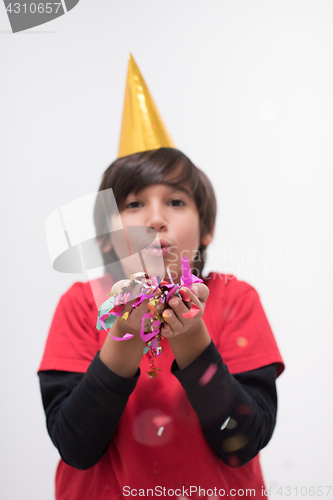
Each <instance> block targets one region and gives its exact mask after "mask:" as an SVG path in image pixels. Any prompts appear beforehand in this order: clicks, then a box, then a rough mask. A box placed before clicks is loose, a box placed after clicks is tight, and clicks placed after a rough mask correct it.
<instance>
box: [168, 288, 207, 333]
mask: <svg viewBox="0 0 333 500" xmlns="http://www.w3.org/2000/svg"><path fill="white" fill-rule="evenodd" d="M191 288H192V291H191V290H189V289H188V288H182V290H184V291H185V292H186V293H187V294H188V296H189V297H190V299H191V302H192V303H193V304H195V305H196V306H197V307H199V308H200V312H198V313H197V314H196V315H195V316H194V317H193V318H184V316H183V314H184V313H188V312H189V309H188V308H187V307H186V305H185V304H184V302H183V301H182V300H181V299H180V298H179V297H172V298H171V299H170V301H169V303H168V306H167V308H166V309H165V310H164V311H163V318H164V320H165V321H166V322H167V325H163V327H162V329H161V334H162V335H163V337H165V338H172V337H175V336H177V335H181V334H182V333H185V332H189V333H190V330H191V329H192V328H193V327H194V328H195V326H196V324H197V323H199V321H200V319H201V318H202V315H203V312H204V309H205V304H206V300H207V298H208V295H209V289H208V287H207V286H206V285H204V284H203V283H195V284H193V285H192V286H191Z"/></svg>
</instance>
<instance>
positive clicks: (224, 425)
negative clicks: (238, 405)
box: [220, 417, 230, 431]
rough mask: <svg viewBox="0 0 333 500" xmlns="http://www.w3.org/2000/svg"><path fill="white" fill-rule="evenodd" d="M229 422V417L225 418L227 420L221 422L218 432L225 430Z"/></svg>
mask: <svg viewBox="0 0 333 500" xmlns="http://www.w3.org/2000/svg"><path fill="white" fill-rule="evenodd" d="M229 420H230V417H228V418H227V420H225V421H224V422H223V424H222V425H221V427H220V430H221V431H223V429H225V428H226V427H227V425H228V423H229Z"/></svg>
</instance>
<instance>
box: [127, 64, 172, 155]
mask: <svg viewBox="0 0 333 500" xmlns="http://www.w3.org/2000/svg"><path fill="white" fill-rule="evenodd" d="M162 147H168V148H174V147H175V146H174V144H173V142H172V139H171V137H170V136H169V134H168V132H167V130H166V128H165V126H164V124H163V121H162V119H161V117H160V115H159V113H158V111H157V108H156V106H155V103H154V101H153V98H152V96H151V95H150V92H149V90H148V87H147V85H146V82H145V81H144V79H143V78H142V75H141V73H140V70H139V68H138V67H137V65H136V63H135V61H134V59H133V57H132V55H131V54H130V58H129V63H128V71H127V80H126V90H125V102H124V110H123V121H122V124H121V131H120V140H119V149H118V158H121V157H122V156H127V155H131V154H133V153H139V152H140V151H148V150H150V149H157V148H162Z"/></svg>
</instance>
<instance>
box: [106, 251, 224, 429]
mask: <svg viewBox="0 0 333 500" xmlns="http://www.w3.org/2000/svg"><path fill="white" fill-rule="evenodd" d="M167 273H168V276H169V280H170V283H168V282H167V281H164V280H162V281H161V282H159V279H158V278H157V276H152V277H151V279H149V277H148V276H147V275H146V274H145V273H142V272H140V273H135V274H132V275H131V276H130V279H129V280H128V279H127V280H122V281H120V282H118V283H116V284H114V285H113V287H112V289H111V291H110V293H109V294H108V296H109V299H108V300H106V301H105V302H104V303H103V304H102V305H101V307H100V308H99V311H98V319H97V329H98V330H105V331H106V332H107V333H108V335H110V337H112V338H113V339H114V340H116V341H122V340H129V339H131V338H133V335H132V334H130V333H126V334H125V335H124V337H116V336H113V335H111V334H110V333H109V331H108V330H110V328H112V326H113V324H114V322H115V320H116V318H117V317H121V320H122V321H123V322H125V323H126V321H127V320H128V318H129V315H130V314H131V311H127V312H125V313H123V309H124V307H125V305H126V304H127V303H129V305H131V307H132V309H135V308H137V307H138V306H139V305H140V304H142V302H144V301H145V300H147V299H148V309H149V313H145V314H144V315H143V316H142V320H141V328H140V337H141V338H142V340H143V341H144V342H145V343H146V347H145V348H144V350H143V353H144V354H147V353H148V352H149V353H150V356H151V365H150V370H148V371H147V374H148V376H149V378H156V377H157V375H158V373H157V372H158V371H161V370H160V369H158V368H154V367H153V361H154V359H155V358H157V357H158V356H160V355H161V354H162V352H163V349H162V347H161V345H160V342H161V340H162V338H163V337H162V334H161V331H162V327H163V325H165V324H166V321H165V319H164V317H163V309H166V307H167V305H168V303H169V300H170V299H171V298H172V297H179V298H180V299H181V300H182V301H183V303H184V304H186V306H187V307H188V308H189V311H188V312H186V313H183V317H184V318H186V319H192V318H194V316H196V315H197V314H199V313H200V312H201V309H200V308H199V307H198V306H196V305H195V304H193V303H192V302H191V299H190V296H189V295H188V293H187V292H186V291H185V290H183V289H182V287H185V286H186V287H188V288H190V287H191V285H192V284H193V283H202V282H203V281H202V279H200V278H197V277H196V276H195V275H194V274H192V272H191V268H190V265H189V262H188V259H187V257H184V258H183V259H182V276H181V277H180V285H177V284H175V283H174V282H173V280H172V276H171V272H170V269H169V268H167ZM138 286H139V287H140V291H139V293H138V294H136V291H137V288H138ZM134 289H135V290H136V291H135V292H134ZM135 294H136V295H135ZM134 296H135V299H134V300H133V299H132V300H131V297H134ZM213 375H214V373H213V374H212V375H211V377H212V376H213ZM208 377H209V375H208ZM211 377H210V378H211ZM206 378H207V375H206ZM203 380H205V379H203ZM209 380H210V379H209ZM209 380H207V382H204V383H203V384H202V385H204V384H205V383H208V381H209ZM199 383H200V382H199ZM160 427H162V426H160Z"/></svg>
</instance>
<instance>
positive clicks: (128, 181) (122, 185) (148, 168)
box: [94, 148, 216, 275]
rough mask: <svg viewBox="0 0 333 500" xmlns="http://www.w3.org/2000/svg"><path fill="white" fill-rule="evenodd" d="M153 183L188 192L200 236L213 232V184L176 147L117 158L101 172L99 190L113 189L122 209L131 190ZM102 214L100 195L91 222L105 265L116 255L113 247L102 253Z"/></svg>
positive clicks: (199, 261) (199, 259) (105, 234)
mask: <svg viewBox="0 0 333 500" xmlns="http://www.w3.org/2000/svg"><path fill="white" fill-rule="evenodd" d="M152 184H166V185H168V186H172V187H176V188H178V189H179V188H185V189H186V190H187V191H189V192H190V194H191V195H192V196H193V198H194V200H195V203H196V206H197V210H198V213H199V221H200V238H201V237H202V236H205V235H206V234H213V230H214V225H215V217H216V199H215V194H214V190H213V187H212V185H211V183H210V181H209V180H208V178H207V177H206V175H205V174H204V173H203V172H202V171H201V170H200V169H199V168H197V167H196V166H195V165H194V164H193V163H192V162H191V160H190V159H189V158H188V157H187V156H185V155H184V154H183V153H182V152H181V151H179V150H178V149H173V148H159V149H154V150H151V151H143V152H141V153H135V154H132V155H129V156H124V157H122V158H118V159H117V160H116V161H114V162H113V163H112V164H111V165H110V166H109V167H108V168H107V169H106V171H105V172H104V174H103V179H102V182H101V185H100V187H99V191H103V190H105V189H110V188H112V190H113V194H114V197H115V200H116V203H117V206H118V209H119V212H121V211H122V210H123V209H124V208H125V207H124V203H125V200H126V198H127V196H128V195H129V194H130V193H134V194H137V193H138V192H139V191H141V190H142V189H144V188H146V187H148V186H151V185H152ZM104 213H105V207H103V206H101V201H100V198H99V197H97V201H96V205H95V210H94V222H95V228H96V233H97V234H98V235H100V236H97V237H96V238H97V242H98V245H99V248H100V249H101V251H102V255H103V261H104V264H105V265H106V263H107V262H110V261H111V260H116V259H117V258H116V254H115V252H114V250H113V248H112V249H111V250H110V251H109V252H103V247H104V246H105V245H106V243H107V242H108V241H109V237H110V236H109V227H108V226H107V221H106V220H105V216H104ZM110 215H111V214H110ZM205 249H206V246H204V245H202V244H200V247H199V250H198V255H197V256H196V258H195V269H193V272H194V274H197V275H201V273H202V270H203V267H204V264H205Z"/></svg>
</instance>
